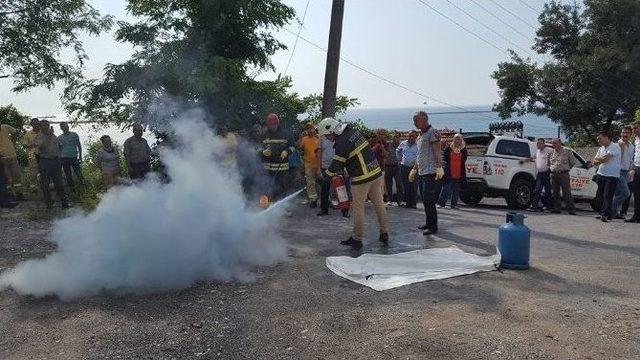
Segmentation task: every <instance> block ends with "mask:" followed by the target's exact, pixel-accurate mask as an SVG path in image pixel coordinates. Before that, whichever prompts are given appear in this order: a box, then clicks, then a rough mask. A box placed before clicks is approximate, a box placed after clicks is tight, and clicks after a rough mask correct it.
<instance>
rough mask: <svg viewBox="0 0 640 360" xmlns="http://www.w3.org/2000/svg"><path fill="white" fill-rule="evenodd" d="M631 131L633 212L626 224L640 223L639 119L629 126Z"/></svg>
mask: <svg viewBox="0 0 640 360" xmlns="http://www.w3.org/2000/svg"><path fill="white" fill-rule="evenodd" d="M631 128H632V130H633V136H634V140H633V145H634V147H635V151H634V155H633V170H632V171H630V173H631V174H630V175H629V177H631V178H633V181H632V183H631V189H632V191H633V203H634V207H635V208H634V211H633V216H632V217H631V218H629V219H626V220H625V222H628V223H640V119H639V120H636V121H635V122H634V123H633V125H632V126H631Z"/></svg>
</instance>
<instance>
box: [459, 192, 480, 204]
mask: <svg viewBox="0 0 640 360" xmlns="http://www.w3.org/2000/svg"><path fill="white" fill-rule="evenodd" d="M482 196H483V194H482V193H481V192H472V191H463V192H461V193H460V200H462V202H463V203H465V204H467V205H478V204H479V203H480V201H482Z"/></svg>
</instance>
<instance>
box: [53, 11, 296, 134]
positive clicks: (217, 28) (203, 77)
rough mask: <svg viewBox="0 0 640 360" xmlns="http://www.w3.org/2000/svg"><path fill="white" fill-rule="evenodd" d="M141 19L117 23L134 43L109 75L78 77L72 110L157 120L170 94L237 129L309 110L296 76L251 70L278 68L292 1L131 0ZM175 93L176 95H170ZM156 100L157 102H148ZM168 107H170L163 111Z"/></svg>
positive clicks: (71, 91) (70, 95)
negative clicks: (278, 32) (280, 31)
mask: <svg viewBox="0 0 640 360" xmlns="http://www.w3.org/2000/svg"><path fill="white" fill-rule="evenodd" d="M127 9H128V10H129V11H130V12H131V14H132V15H134V16H136V17H137V18H139V19H140V21H138V22H137V23H133V24H129V23H124V22H121V23H119V29H118V31H117V39H118V40H119V41H122V42H127V43H130V44H132V45H133V46H134V47H135V48H136V50H137V51H136V52H135V54H134V55H133V56H132V58H131V59H130V60H128V61H126V62H124V63H122V64H109V65H107V67H106V69H105V74H104V77H103V79H101V80H97V81H77V82H75V83H74V84H73V86H71V87H69V88H68V89H67V90H66V91H65V94H64V97H65V99H66V108H67V110H68V111H69V112H70V113H71V114H72V115H75V116H79V117H87V118H91V119H94V120H102V121H118V122H125V123H127V122H132V121H134V119H135V120H136V121H142V122H145V121H147V122H151V120H153V121H158V120H160V121H162V120H164V121H171V115H169V116H167V117H166V118H165V119H158V118H157V117H158V114H159V113H161V111H157V112H154V113H151V112H150V109H152V108H153V109H156V110H157V109H158V108H162V107H163V106H166V104H167V102H168V101H171V102H175V103H179V104H181V106H185V107H194V106H199V107H203V108H204V109H205V110H206V112H207V114H209V115H211V118H210V119H209V121H210V122H211V123H213V122H216V123H223V124H226V125H227V126H229V128H231V129H238V128H241V127H244V128H246V127H248V125H250V124H255V123H258V122H262V121H264V117H265V116H266V114H267V113H269V112H277V113H278V115H279V116H280V117H281V120H283V121H284V123H285V124H287V123H289V124H294V123H296V122H297V114H298V113H300V112H302V111H304V108H303V105H302V103H301V101H300V100H299V99H298V97H297V95H296V94H288V93H287V92H288V90H289V89H290V86H291V80H290V78H278V79H276V80H274V81H256V80H254V79H253V78H251V77H250V76H248V75H247V72H248V70H249V69H257V70H259V71H260V70H267V69H273V66H272V64H271V62H270V60H269V57H270V56H271V55H273V54H274V53H275V52H276V51H278V50H281V49H284V48H285V46H284V45H283V44H282V43H280V42H279V41H278V40H277V39H275V38H274V37H273V35H272V30H274V29H276V28H278V27H281V26H283V25H285V24H286V23H287V22H289V21H290V20H291V19H292V18H293V16H294V11H293V9H292V8H290V7H288V6H286V5H284V4H282V3H281V2H280V1H277V0H209V1H201V0H160V1H158V0H154V1H151V0H129V2H128V6H127ZM167 99H170V100H167ZM150 105H153V106H151V107H150ZM165 113H166V112H165Z"/></svg>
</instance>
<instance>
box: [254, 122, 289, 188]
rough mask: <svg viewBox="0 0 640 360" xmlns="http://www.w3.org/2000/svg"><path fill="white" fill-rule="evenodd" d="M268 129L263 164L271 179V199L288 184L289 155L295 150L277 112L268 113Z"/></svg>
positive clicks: (263, 145) (263, 150) (264, 141)
mask: <svg viewBox="0 0 640 360" xmlns="http://www.w3.org/2000/svg"><path fill="white" fill-rule="evenodd" d="M266 125H267V131H266V133H265V135H264V138H263V140H262V166H263V168H264V169H265V171H266V172H267V174H268V175H269V177H270V179H271V184H270V189H269V194H267V196H268V197H269V200H270V201H271V200H274V199H278V198H280V197H281V196H282V195H283V194H284V193H285V192H286V191H287V185H288V176H287V174H288V172H289V155H291V153H292V152H293V151H294V150H295V148H294V145H293V141H292V140H291V137H290V136H287V135H286V134H284V132H283V131H282V130H281V129H280V119H279V118H278V115H276V114H273V113H271V114H269V115H267V121H266Z"/></svg>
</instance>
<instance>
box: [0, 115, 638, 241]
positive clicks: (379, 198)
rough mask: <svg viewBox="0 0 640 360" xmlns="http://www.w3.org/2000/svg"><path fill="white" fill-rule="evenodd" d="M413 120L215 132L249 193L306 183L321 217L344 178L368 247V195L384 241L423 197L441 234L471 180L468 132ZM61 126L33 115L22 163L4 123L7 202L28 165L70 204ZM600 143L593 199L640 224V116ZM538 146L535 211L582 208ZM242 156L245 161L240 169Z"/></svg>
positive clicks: (103, 164) (551, 153) (569, 159)
mask: <svg viewBox="0 0 640 360" xmlns="http://www.w3.org/2000/svg"><path fill="white" fill-rule="evenodd" d="M413 124H414V127H415V128H416V130H413V131H410V132H409V133H408V134H406V136H405V137H406V138H405V139H403V138H402V136H401V134H400V133H395V132H394V133H391V134H388V133H387V132H386V131H384V130H378V131H377V132H376V134H375V136H373V137H371V138H366V137H365V136H364V135H363V134H362V133H361V132H360V131H358V129H357V128H356V127H354V126H353V125H351V124H347V123H342V122H339V121H337V120H335V119H333V118H326V119H323V120H322V121H320V123H319V124H318V125H317V126H316V125H314V124H312V123H307V124H305V125H304V127H303V129H302V131H301V132H300V134H299V136H298V137H297V140H296V139H295V138H294V137H292V136H291V134H290V133H289V132H287V131H285V130H284V129H283V127H282V126H281V124H280V119H279V117H278V116H277V115H276V114H273V113H272V114H269V115H267V117H266V121H265V123H264V126H258V127H256V128H255V129H254V131H253V134H252V135H253V137H254V138H255V139H253V140H254V141H255V140H256V139H259V141H257V142H256V143H250V142H249V137H251V136H249V135H247V134H246V132H239V133H238V136H236V135H235V134H233V133H230V132H229V131H228V130H227V128H226V127H224V126H220V127H218V129H217V136H218V137H219V138H220V140H221V141H222V143H223V145H224V146H223V148H224V150H223V151H222V153H221V154H219V160H220V163H221V164H223V165H225V166H234V167H235V168H236V170H237V172H238V173H239V174H240V176H241V178H242V187H243V189H244V191H245V193H249V194H254V195H255V193H256V191H258V192H260V193H261V194H263V195H264V196H266V197H267V199H269V200H270V201H274V200H277V199H279V198H282V197H283V196H285V195H287V194H288V193H290V192H292V191H293V190H294V189H297V188H298V187H299V186H303V187H304V188H305V189H306V198H305V200H304V201H303V203H304V204H308V205H309V206H310V207H311V208H317V207H318V206H319V207H320V209H319V212H318V216H326V215H328V214H329V211H330V209H331V208H332V207H334V208H335V206H333V205H332V201H331V196H332V194H331V192H332V186H331V179H332V178H334V177H336V176H338V175H340V176H342V178H343V179H344V181H345V182H346V186H347V190H348V195H349V199H350V201H351V206H350V209H349V208H341V209H340V210H341V211H342V215H343V216H345V217H349V216H351V217H352V218H353V231H352V234H351V236H350V237H349V238H348V239H347V240H345V241H342V244H344V245H349V246H352V247H355V248H359V247H361V246H362V241H363V234H364V229H363V226H364V218H365V203H366V202H367V201H369V202H371V203H372V205H373V209H374V211H375V213H376V217H377V220H378V223H379V240H380V241H381V242H382V243H383V244H386V243H388V241H389V235H388V219H387V207H388V206H398V207H401V208H407V209H416V208H417V206H416V205H417V202H418V199H421V201H422V204H423V207H424V212H425V222H424V224H421V225H420V226H418V228H419V229H420V230H423V231H424V232H423V234H424V235H432V234H435V233H437V232H438V213H437V207H440V208H442V207H445V206H446V205H447V203H449V204H450V207H451V208H452V209H455V208H456V207H457V206H458V199H459V194H460V192H461V191H462V190H463V188H464V184H465V179H466V166H465V163H466V161H467V157H468V151H467V149H466V145H465V139H464V136H463V135H462V134H455V135H454V136H453V138H452V140H451V141H447V140H444V139H441V138H440V134H439V132H438V131H437V130H436V129H435V128H433V127H432V126H431V125H430V124H429V117H428V115H427V113H426V112H424V111H418V112H416V113H415V114H414V116H413ZM60 130H61V131H62V134H61V135H59V136H56V135H55V134H54V129H53V127H52V126H51V125H50V124H49V122H48V121H47V120H38V119H32V120H31V130H30V131H28V132H27V133H26V134H24V136H23V137H22V139H21V141H22V144H23V146H24V148H25V149H26V150H27V154H28V162H29V164H28V166H27V167H26V168H25V169H22V168H21V167H20V165H19V163H18V161H17V158H16V151H15V149H14V146H13V143H12V141H11V137H12V136H13V135H14V134H16V133H18V130H17V129H14V128H12V127H11V126H9V125H6V124H2V126H1V127H0V158H1V159H2V167H0V170H1V171H0V205H1V206H2V207H8V208H11V207H14V206H15V205H16V203H17V202H16V200H20V199H21V198H22V192H23V191H24V189H23V186H22V184H21V181H20V179H21V177H22V172H26V173H31V174H32V175H33V174H37V178H38V179H39V183H40V188H41V191H42V195H43V198H44V202H45V204H46V205H47V207H49V208H51V207H52V206H53V201H52V198H51V194H50V190H49V189H50V185H51V184H53V188H54V189H55V191H56V193H57V195H58V199H59V201H60V205H61V207H62V208H66V207H69V202H68V200H67V195H66V189H65V186H64V184H63V176H62V174H63V173H64V176H65V179H66V185H67V186H68V187H69V188H70V189H72V190H73V189H75V188H76V187H77V186H82V184H83V181H84V178H83V174H82V168H81V166H80V164H81V162H82V146H81V142H80V138H79V136H78V134H76V133H74V132H72V131H69V126H68V124H66V123H60ZM132 130H133V136H131V137H130V138H128V139H127V140H126V141H125V142H124V145H123V153H124V159H125V162H126V168H127V170H128V173H129V176H130V178H131V179H132V180H136V179H141V178H144V177H145V175H146V174H147V173H148V172H149V171H150V160H151V155H152V151H151V148H150V147H149V144H148V143H147V140H146V139H145V138H144V137H143V131H144V129H143V127H142V126H141V125H139V124H134V125H133V127H132ZM100 141H101V145H102V146H101V147H100V149H99V150H98V151H97V153H96V155H95V158H94V159H93V161H94V163H95V165H96V166H97V167H98V169H99V170H100V171H101V175H102V184H103V187H104V189H105V190H106V189H109V188H110V187H112V186H114V185H116V184H118V183H119V181H120V177H121V165H120V154H119V152H118V148H117V147H116V146H114V144H113V143H112V141H111V138H110V137H109V136H108V135H104V136H102V137H101V138H100ZM597 141H598V143H599V144H600V145H601V147H600V148H599V149H598V152H597V154H596V156H595V158H594V159H593V163H592V164H593V166H597V172H596V175H595V177H594V179H593V180H594V181H595V182H596V183H597V184H598V191H597V196H596V197H597V199H598V200H599V202H600V203H601V204H602V205H601V211H600V214H599V216H598V219H600V220H601V221H603V222H608V221H611V220H612V219H615V218H620V219H625V221H626V222H640V218H639V217H638V216H640V212H639V211H638V206H639V204H638V201H636V202H635V213H634V215H633V216H632V217H631V218H629V219H626V218H625V216H626V214H627V209H628V207H629V203H630V198H631V196H632V195H633V196H634V197H635V198H636V199H637V198H638V196H640V176H635V174H636V173H637V171H638V170H639V169H640V122H636V123H634V124H633V125H632V126H626V127H624V128H623V130H622V132H621V134H620V140H619V141H613V138H612V136H611V135H610V134H608V133H607V132H601V133H599V134H598V138H597ZM536 147H537V151H536V154H535V156H533V157H532V158H530V159H524V160H522V162H525V161H531V162H535V164H536V168H537V177H536V184H535V190H534V194H533V201H532V203H531V210H532V211H545V210H549V211H551V212H552V213H560V212H561V211H562V203H563V202H564V208H565V209H566V211H567V212H568V213H569V214H572V215H575V214H576V212H575V206H574V203H573V198H572V196H571V183H570V176H569V171H570V169H571V168H573V167H574V166H575V165H576V159H575V157H574V156H573V154H572V153H571V152H570V151H569V150H567V149H566V148H564V146H563V145H562V143H561V141H560V139H553V140H552V141H551V147H549V146H548V145H547V142H546V140H545V139H538V141H537V145H536ZM240 162H241V163H242V164H247V166H242V167H238V166H237V164H238V163H240ZM252 164H256V165H257V166H252ZM260 179H265V180H260ZM318 202H319V204H318ZM349 210H351V214H349Z"/></svg>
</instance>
